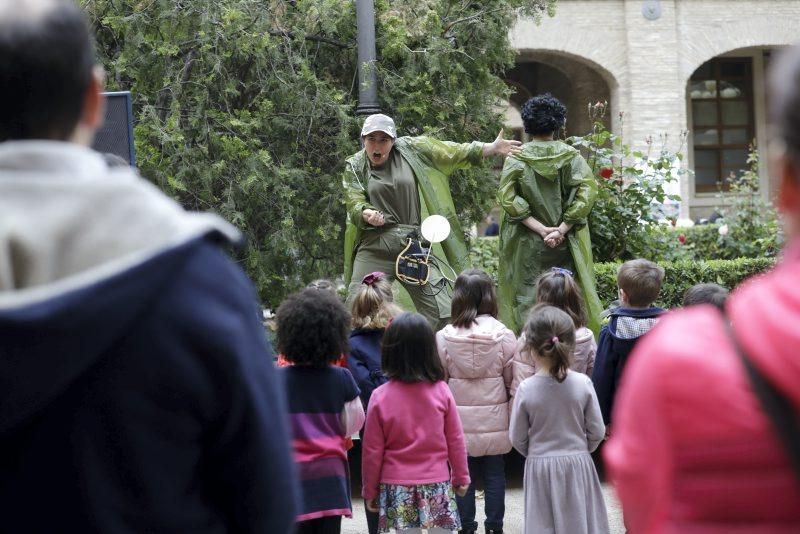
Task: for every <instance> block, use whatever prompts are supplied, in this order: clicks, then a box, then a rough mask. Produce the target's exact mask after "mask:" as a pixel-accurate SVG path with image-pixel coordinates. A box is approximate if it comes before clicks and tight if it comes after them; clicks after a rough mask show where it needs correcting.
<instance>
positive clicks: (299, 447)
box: [278, 289, 364, 534]
mask: <svg viewBox="0 0 800 534" xmlns="http://www.w3.org/2000/svg"><path fill="white" fill-rule="evenodd" d="M349 332H350V314H349V313H347V310H346V309H345V308H344V305H343V304H342V303H341V302H340V301H339V299H338V298H337V297H336V296H335V295H333V294H332V293H330V292H328V291H320V290H318V289H306V290H304V291H302V292H300V293H296V294H294V295H291V296H290V297H289V298H287V299H286V300H285V301H284V302H283V304H281V306H280V308H278V348H279V350H280V351H281V353H282V354H283V355H284V357H285V358H286V360H287V361H288V363H289V364H290V365H288V366H287V367H283V368H282V369H281V370H280V372H281V375H280V376H281V377H282V378H283V381H284V385H285V390H286V396H287V401H288V408H289V422H290V423H291V428H292V447H293V448H294V459H295V463H296V464H297V470H298V472H299V474H300V480H301V481H302V485H301V489H302V499H301V503H302V507H301V509H300V514H299V515H298V517H297V522H298V523H297V533H298V534H321V533H324V534H329V533H331V534H333V533H338V532H340V530H341V523H342V516H346V517H352V515H353V513H352V504H351V501H350V472H349V469H348V464H347V439H348V437H349V436H351V435H352V434H353V433H355V432H357V431H358V430H359V429H360V428H361V425H362V424H363V423H364V408H363V407H362V406H361V399H360V398H359V393H360V392H359V389H358V386H356V382H355V380H353V376H352V375H351V374H350V371H348V370H347V369H345V368H343V367H336V366H334V365H332V364H333V363H334V362H336V361H337V360H338V359H339V358H340V356H341V355H342V354H343V353H346V352H347V336H348V334H349Z"/></svg>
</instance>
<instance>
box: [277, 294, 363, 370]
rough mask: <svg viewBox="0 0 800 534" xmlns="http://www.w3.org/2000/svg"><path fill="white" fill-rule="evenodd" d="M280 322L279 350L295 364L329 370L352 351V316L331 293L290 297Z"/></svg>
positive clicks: (280, 311) (279, 314)
mask: <svg viewBox="0 0 800 534" xmlns="http://www.w3.org/2000/svg"><path fill="white" fill-rule="evenodd" d="M276 321H277V323H278V350H279V351H280V352H281V353H282V354H283V355H284V357H285V358H286V360H287V361H289V362H291V363H293V364H295V365H302V366H307V367H325V366H326V365H329V364H331V363H334V362H335V361H337V360H338V359H339V358H340V357H341V356H342V354H345V353H346V352H347V350H348V339H349V337H350V314H349V313H347V310H346V309H345V307H344V304H342V302H341V301H340V300H339V298H338V297H337V296H336V295H334V294H332V293H330V292H328V291H320V290H318V289H304V290H303V291H301V292H299V293H295V294H293V295H290V296H289V297H288V298H287V299H286V300H284V301H283V303H282V304H281V305H280V307H279V308H278V313H277V316H276Z"/></svg>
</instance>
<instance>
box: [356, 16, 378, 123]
mask: <svg viewBox="0 0 800 534" xmlns="http://www.w3.org/2000/svg"><path fill="white" fill-rule="evenodd" d="M356 23H357V25H358V106H357V107H356V115H371V114H373V113H380V111H381V108H380V105H379V104H378V83H377V77H376V76H375V56H376V53H375V4H374V2H373V0H356Z"/></svg>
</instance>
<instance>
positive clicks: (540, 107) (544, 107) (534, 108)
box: [521, 93, 567, 135]
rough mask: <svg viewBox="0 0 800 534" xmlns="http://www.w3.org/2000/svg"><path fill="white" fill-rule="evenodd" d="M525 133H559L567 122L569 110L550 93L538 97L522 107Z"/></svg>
mask: <svg viewBox="0 0 800 534" xmlns="http://www.w3.org/2000/svg"><path fill="white" fill-rule="evenodd" d="M521 114H522V123H523V124H524V126H525V133H527V134H530V135H547V134H549V133H552V132H555V131H558V130H559V129H561V128H563V127H564V124H566V122H567V108H566V107H565V106H564V104H562V103H561V101H559V100H558V99H557V98H556V97H554V96H553V95H551V94H550V93H545V94H543V95H537V96H534V97H533V98H531V99H530V100H528V101H527V102H525V105H524V106H522V113H521Z"/></svg>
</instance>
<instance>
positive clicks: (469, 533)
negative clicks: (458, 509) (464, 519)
mask: <svg viewBox="0 0 800 534" xmlns="http://www.w3.org/2000/svg"><path fill="white" fill-rule="evenodd" d="M458 534H478V532H477V531H476V530H473V529H471V528H462V529H461V530H459V531H458Z"/></svg>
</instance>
